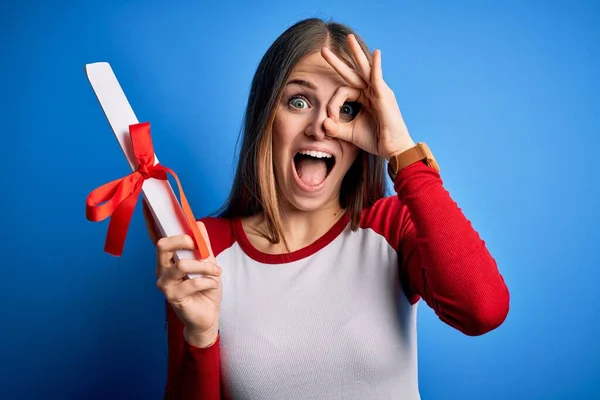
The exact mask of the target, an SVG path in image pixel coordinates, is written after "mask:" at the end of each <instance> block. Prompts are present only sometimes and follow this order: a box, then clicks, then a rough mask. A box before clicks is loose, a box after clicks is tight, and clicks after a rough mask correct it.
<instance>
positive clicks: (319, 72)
mask: <svg viewBox="0 0 600 400" xmlns="http://www.w3.org/2000/svg"><path fill="white" fill-rule="evenodd" d="M386 165H387V166H388V169H387V171H386ZM386 172H387V173H389V176H390V177H391V179H392V181H393V189H394V192H393V194H391V195H387V194H386V188H385V186H386V185H385V182H386ZM147 222H148V228H149V230H150V234H151V236H152V237H153V238H154V240H156V239H157V235H156V231H155V229H154V227H153V226H152V223H151V220H150V218H147ZM198 225H199V227H200V230H201V231H202V233H203V235H204V238H205V240H206V241H207V243H209V246H210V248H211V257H210V258H209V259H208V260H203V261H195V260H181V261H179V262H174V261H173V252H174V251H175V250H177V249H184V248H189V249H192V248H193V247H194V244H193V242H192V239H191V238H190V237H188V236H177V237H168V238H161V239H160V240H158V241H157V242H156V244H157V257H158V261H157V269H156V272H157V278H158V282H157V285H158V287H159V289H160V290H161V291H162V292H163V293H164V295H165V297H166V300H167V324H168V331H167V334H168V351H169V358H168V360H169V361H168V377H167V385H166V393H165V398H176V399H205V400H208V399H225V398H232V399H257V400H268V399H277V400H281V399H383V398H385V399H390V398H402V399H419V390H418V377H417V340H416V339H417V334H416V312H417V304H418V300H419V299H420V298H422V299H424V301H425V302H426V303H427V304H428V305H429V306H430V307H432V308H433V310H435V313H436V314H437V315H438V316H439V318H440V319H441V320H442V321H444V322H445V323H447V324H449V325H451V326H452V327H454V328H456V329H458V330H459V331H461V332H463V333H464V334H466V335H482V334H484V333H486V332H489V331H490V330H493V329H495V328H496V327H498V326H499V325H500V324H501V323H502V322H503V321H504V319H505V318H506V315H507V313H508V308H509V293H508V290H507V287H506V285H505V282H504V280H503V278H502V276H501V275H500V273H499V271H498V269H497V266H496V264H495V262H494V259H493V258H492V257H491V255H490V254H489V252H488V250H487V249H486V247H485V244H484V242H483V240H481V239H480V237H479V236H478V234H477V232H476V231H475V230H473V228H472V226H471V224H470V222H469V221H468V220H467V219H466V218H465V216H464V215H463V214H462V212H461V210H460V209H459V207H458V206H457V204H456V203H455V202H454V201H453V200H452V199H451V197H450V195H449V194H448V192H447V191H446V190H445V189H444V187H443V185H442V181H441V179H440V175H439V171H438V167H437V164H436V162H435V159H434V158H433V155H432V154H431V153H430V152H429V150H428V148H427V146H425V145H424V144H421V143H419V144H417V143H415V142H414V141H413V138H412V136H411V135H410V134H409V132H408V130H407V128H406V126H405V124H404V121H403V118H402V115H401V113H400V110H399V107H398V104H397V102H396V99H395V95H394V93H393V91H392V90H391V89H390V88H389V87H388V86H387V84H386V82H385V80H384V78H383V76H382V67H381V52H379V51H375V52H374V53H372V54H371V53H370V52H369V50H368V48H367V46H366V45H365V44H364V43H363V42H362V40H361V39H360V38H359V37H358V36H357V35H356V34H355V33H354V32H353V31H352V30H351V29H349V28H348V27H346V26H344V25H341V24H337V23H326V22H324V21H321V20H318V19H308V20H304V21H301V22H298V23H297V24H295V25H294V26H292V27H290V28H289V29H288V30H287V31H286V32H284V33H283V34H282V35H281V36H280V37H279V38H278V39H277V40H276V41H275V42H274V43H273V45H272V46H271V47H270V48H269V49H268V51H267V53H266V54H265V56H264V58H263V59H262V61H261V63H260V65H259V67H258V70H257V72H256V75H255V77H254V80H253V82H252V87H251V91H250V96H249V100H248V107H247V110H246V119H245V131H244V137H243V144H242V149H241V152H240V160H239V164H238V168H237V173H236V177H235V181H234V184H233V189H232V191H231V196H230V198H229V199H228V201H227V203H226V206H225V208H224V210H223V211H222V212H221V213H220V214H219V215H218V216H212V217H206V218H203V219H202V220H201V221H199V222H198ZM187 274H202V275H204V276H203V277H200V278H195V279H187V278H186V276H187Z"/></svg>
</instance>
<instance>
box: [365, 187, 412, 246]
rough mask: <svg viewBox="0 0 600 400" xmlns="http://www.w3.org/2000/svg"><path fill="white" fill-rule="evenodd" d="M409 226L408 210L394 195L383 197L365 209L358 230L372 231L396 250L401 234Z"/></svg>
mask: <svg viewBox="0 0 600 400" xmlns="http://www.w3.org/2000/svg"><path fill="white" fill-rule="evenodd" d="M409 224H410V215H409V213H408V208H407V207H406V205H404V204H402V202H401V201H400V199H399V198H398V196H397V195H395V194H394V195H391V196H387V197H383V198H381V199H379V200H377V201H376V202H375V203H374V204H373V205H372V206H371V207H369V208H365V209H364V210H363V211H362V215H361V219H360V228H362V229H371V230H373V231H374V232H375V233H377V234H379V235H381V236H383V237H384V238H385V239H386V241H387V242H388V243H389V244H390V245H391V246H393V247H394V248H395V249H398V246H399V243H400V240H401V238H402V235H403V232H404V231H405V230H406V229H407V227H408V226H409Z"/></svg>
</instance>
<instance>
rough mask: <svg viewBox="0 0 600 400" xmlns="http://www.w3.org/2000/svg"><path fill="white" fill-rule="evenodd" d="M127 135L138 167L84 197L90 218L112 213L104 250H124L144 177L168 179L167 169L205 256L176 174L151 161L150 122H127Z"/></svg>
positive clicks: (152, 149)
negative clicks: (173, 179)
mask: <svg viewBox="0 0 600 400" xmlns="http://www.w3.org/2000/svg"><path fill="white" fill-rule="evenodd" d="M129 135H130V137H131V143H132V145H133V153H134V155H135V159H136V160H137V162H138V165H139V166H138V168H137V170H135V171H134V172H132V173H131V174H129V175H127V176H125V177H123V178H120V179H116V180H114V181H111V182H108V183H106V184H104V185H102V186H100V187H99V188H97V189H95V190H93V191H92V192H91V193H90V194H89V195H88V197H87V200H86V207H85V214H86V217H87V219H88V220H89V221H93V222H98V221H102V220H104V219H106V218H108V217H111V220H110V222H109V224H108V232H107V234H106V243H105V245H104V250H105V251H106V252H107V253H109V254H112V255H115V256H120V255H121V254H122V253H123V246H124V244H125V237H126V236H127V230H128V228H129V222H130V221H131V216H132V215H133V210H134V209H135V205H136V203H137V200H138V197H139V195H140V192H141V191H142V185H143V183H144V181H145V180H146V179H148V178H156V179H163V180H167V173H170V174H171V175H173V177H174V178H175V180H176V181H177V186H178V188H179V197H180V199H181V206H182V209H183V213H184V214H185V218H186V220H187V222H188V225H189V228H190V230H191V232H192V239H193V240H194V243H195V246H196V249H198V250H199V251H200V257H201V258H203V259H204V258H208V257H209V252H208V248H207V247H206V243H205V242H204V240H203V238H202V234H201V233H200V230H199V229H198V226H197V225H196V219H195V218H194V214H193V213H192V209H191V207H190V204H189V203H188V201H187V198H186V197H185V193H184V192H183V188H182V187H181V183H180V182H179V177H178V176H177V174H175V172H173V171H172V170H170V169H169V168H167V167H165V166H163V165H161V164H160V163H157V164H154V148H153V147H152V139H151V137H150V124H149V123H148V122H143V123H139V124H134V125H130V126H129ZM101 203H104V204H101Z"/></svg>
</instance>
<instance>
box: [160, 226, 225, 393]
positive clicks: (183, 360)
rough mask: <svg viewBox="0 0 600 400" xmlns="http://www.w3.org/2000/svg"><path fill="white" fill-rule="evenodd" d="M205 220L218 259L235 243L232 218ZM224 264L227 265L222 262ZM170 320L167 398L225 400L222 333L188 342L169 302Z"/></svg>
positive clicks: (181, 324) (168, 329)
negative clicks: (207, 341)
mask: <svg viewBox="0 0 600 400" xmlns="http://www.w3.org/2000/svg"><path fill="white" fill-rule="evenodd" d="M201 221H202V222H203V223H204V224H205V226H206V230H207V232H208V236H209V239H210V244H211V248H212V251H213V254H214V255H215V257H217V262H218V260H219V254H220V253H221V252H222V251H223V250H224V249H226V248H228V247H229V246H231V244H232V243H233V240H234V236H233V230H232V225H231V221H229V220H224V219H219V218H214V217H206V218H203V219H201ZM220 267H221V268H227V266H225V265H220ZM166 324H167V352H168V357H167V362H168V364H167V382H166V387H165V395H164V399H165V400H221V399H223V400H225V399H227V397H228V396H227V395H226V391H222V387H221V385H222V380H221V368H220V367H221V364H220V345H221V337H220V336H219V337H217V341H216V342H215V343H213V344H212V345H211V346H209V347H207V348H199V347H195V346H193V345H191V344H189V343H188V342H187V341H186V340H185V338H184V336H183V328H184V325H183V323H182V322H181V320H180V319H179V317H178V316H177V314H176V313H175V311H174V310H173V309H172V308H171V306H170V305H169V304H168V303H167V304H166Z"/></svg>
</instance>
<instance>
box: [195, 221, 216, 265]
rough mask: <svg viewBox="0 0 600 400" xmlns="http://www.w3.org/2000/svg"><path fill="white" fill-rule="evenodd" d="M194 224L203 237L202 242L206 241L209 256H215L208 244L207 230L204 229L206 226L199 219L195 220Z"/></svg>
mask: <svg viewBox="0 0 600 400" xmlns="http://www.w3.org/2000/svg"><path fill="white" fill-rule="evenodd" d="M196 225H197V226H198V230H199V231H200V234H201V235H202V239H204V243H206V247H207V248H208V252H209V254H210V258H213V259H214V258H215V255H214V253H213V251H212V247H211V245H210V238H209V237H208V231H207V230H206V226H205V225H204V223H203V222H201V221H196Z"/></svg>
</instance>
